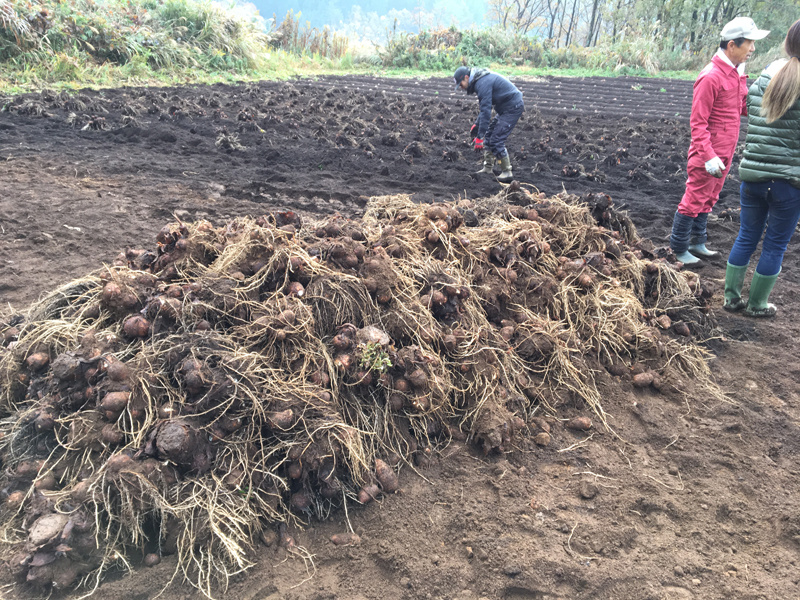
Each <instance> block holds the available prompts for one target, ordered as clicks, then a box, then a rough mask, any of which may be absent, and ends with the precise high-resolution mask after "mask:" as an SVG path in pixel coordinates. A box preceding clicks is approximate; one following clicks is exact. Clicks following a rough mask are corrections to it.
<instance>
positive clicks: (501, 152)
mask: <svg viewBox="0 0 800 600" xmlns="http://www.w3.org/2000/svg"><path fill="white" fill-rule="evenodd" d="M524 111H525V103H524V102H522V101H521V100H520V101H519V103H517V104H515V105H514V106H512V107H510V108H508V109H503V112H502V113H498V114H497V116H496V117H495V118H494V119H492V120H491V122H490V123H489V128H488V129H487V130H486V138H485V139H484V145H485V146H486V148H487V149H488V150H489V151H490V152H491V153H492V154H494V155H495V156H496V157H497V158H503V157H504V156H505V155H506V154H508V150H506V140H507V139H508V136H509V134H510V133H511V130H512V129H514V127H515V126H516V124H517V121H519V118H520V117H521V116H522V113H523V112H524Z"/></svg>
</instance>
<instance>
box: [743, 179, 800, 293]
mask: <svg viewBox="0 0 800 600" xmlns="http://www.w3.org/2000/svg"><path fill="white" fill-rule="evenodd" d="M739 195H740V202H741V206H742V213H741V224H740V226H739V236H738V237H737V238H736V242H734V244H733V248H731V254H730V256H729V257H728V262H729V263H730V264H732V265H734V266H736V267H742V266H745V265H747V264H749V263H750V256H751V255H752V254H753V252H755V250H756V247H757V246H758V242H759V240H761V236H762V234H763V235H764V243H763V244H762V246H761V258H760V259H759V260H758V266H757V267H756V271H757V272H758V273H760V274H761V275H764V276H765V277H769V276H771V275H777V274H778V273H779V272H780V270H781V263H782V262H783V254H784V253H785V252H786V246H787V245H788V244H789V240H790V239H791V237H792V233H793V232H794V230H795V227H797V221H798V219H800V189H798V188H796V187H794V186H793V185H791V184H790V183H789V182H788V181H786V180H785V179H774V180H772V181H766V182H763V183H748V182H746V181H743V182H742V186H741V189H740V190H739ZM765 224H766V226H767V231H766V232H764V225H765Z"/></svg>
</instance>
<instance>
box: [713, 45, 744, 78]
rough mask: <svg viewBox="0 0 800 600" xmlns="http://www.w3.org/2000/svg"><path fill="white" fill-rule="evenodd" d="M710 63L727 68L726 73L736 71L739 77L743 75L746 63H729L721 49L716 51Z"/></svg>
mask: <svg viewBox="0 0 800 600" xmlns="http://www.w3.org/2000/svg"><path fill="white" fill-rule="evenodd" d="M711 60H712V62H715V63H717V65H719V66H720V67H723V65H724V66H727V69H726V71H736V72H737V73H738V74H739V75H744V66H745V64H747V63H741V64H740V65H738V66H737V65H734V64H733V63H732V62H731V59H730V58H728V55H727V54H725V52H724V51H723V50H722V48H718V49H717V53H716V54H715V55H714V58H712V59H711Z"/></svg>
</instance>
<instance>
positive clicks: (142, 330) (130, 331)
mask: <svg viewBox="0 0 800 600" xmlns="http://www.w3.org/2000/svg"><path fill="white" fill-rule="evenodd" d="M122 330H123V331H124V332H125V335H127V336H128V337H146V336H147V335H148V334H149V333H150V321H148V320H147V319H145V318H144V317H143V316H141V315H133V316H132V317H128V318H127V319H125V323H124V324H123V325H122Z"/></svg>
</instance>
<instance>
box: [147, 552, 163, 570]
mask: <svg viewBox="0 0 800 600" xmlns="http://www.w3.org/2000/svg"><path fill="white" fill-rule="evenodd" d="M160 562H161V557H160V556H159V555H158V554H156V553H155V552H151V553H150V554H146V555H145V557H144V564H145V566H147V567H155V566H156V565H157V564H159V563H160Z"/></svg>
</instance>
